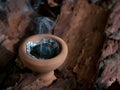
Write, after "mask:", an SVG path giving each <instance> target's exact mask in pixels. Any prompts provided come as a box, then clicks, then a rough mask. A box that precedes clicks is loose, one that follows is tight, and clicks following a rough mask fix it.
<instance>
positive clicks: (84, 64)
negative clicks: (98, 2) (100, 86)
mask: <svg viewBox="0 0 120 90" xmlns="http://www.w3.org/2000/svg"><path fill="white" fill-rule="evenodd" d="M66 2H67V1H66ZM67 3H69V2H67ZM66 5H68V4H66ZM72 8H73V9H70V6H64V9H65V10H66V11H65V10H64V9H63V8H62V11H61V14H60V16H59V19H58V23H57V25H56V28H55V32H59V31H60V32H63V33H60V34H61V37H62V38H63V39H64V40H65V41H66V43H67V45H68V48H69V54H68V57H67V59H66V62H65V63H64V65H63V66H62V67H60V69H62V70H63V71H64V74H67V75H68V74H70V72H71V73H73V72H74V73H75V76H74V75H73V77H77V82H78V89H79V90H88V89H90V87H91V84H92V83H93V81H94V79H95V76H96V70H97V68H96V66H97V64H98V62H99V61H98V60H99V57H100V55H101V48H102V45H103V42H104V39H105V35H104V30H105V25H106V21H107V17H108V12H106V11H105V10H104V9H102V8H100V7H97V6H95V5H92V4H89V3H88V2H87V0H79V1H77V2H76V3H75V6H74V7H72ZM63 22H64V23H63ZM55 34H56V35H57V33H55ZM63 71H62V72H63ZM66 71H67V72H66ZM68 72H69V73H68ZM88 75H89V76H88ZM69 76H70V75H68V77H69Z"/></svg>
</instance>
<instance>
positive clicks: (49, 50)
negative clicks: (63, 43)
mask: <svg viewBox="0 0 120 90" xmlns="http://www.w3.org/2000/svg"><path fill="white" fill-rule="evenodd" d="M31 44H32V46H31V45H30V42H29V44H27V49H30V50H27V52H28V54H29V55H31V56H32V57H35V58H37V59H50V58H53V57H55V56H57V55H58V54H59V53H60V45H59V44H58V43H57V42H56V41H54V40H53V39H50V38H44V39H42V40H41V42H39V43H36V42H34V43H31ZM29 47H30V48H29Z"/></svg>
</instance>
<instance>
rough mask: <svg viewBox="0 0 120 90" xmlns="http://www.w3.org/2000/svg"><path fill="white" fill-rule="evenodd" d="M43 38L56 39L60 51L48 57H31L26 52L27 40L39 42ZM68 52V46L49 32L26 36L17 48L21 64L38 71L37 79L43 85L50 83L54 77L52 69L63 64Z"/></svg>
mask: <svg viewBox="0 0 120 90" xmlns="http://www.w3.org/2000/svg"><path fill="white" fill-rule="evenodd" d="M43 38H51V39H53V40H55V41H57V42H58V43H59V44H60V46H61V50H60V53H59V54H58V55H57V56H55V57H52V58H50V59H37V58H33V57H31V56H30V55H28V54H27V52H26V44H27V43H28V42H29V41H33V42H39V41H41V40H42V39H43ZM67 54H68V47H67V45H66V43H65V42H64V41H63V40H62V39H61V38H59V37H57V36H55V35H50V34H42V35H41V34H38V35H33V36H31V37H29V38H27V39H26V40H25V41H24V42H23V43H22V45H21V46H20V48H19V59H20V61H21V62H22V63H23V65H24V66H25V67H27V68H29V69H30V70H32V71H34V72H37V73H39V75H38V79H39V80H41V81H42V82H43V83H44V85H45V86H48V85H50V84H51V83H52V82H53V81H54V80H55V79H56V77H55V75H54V70H55V69H57V68H58V67H59V66H61V65H62V64H63V62H64V61H65V59H66V57H67Z"/></svg>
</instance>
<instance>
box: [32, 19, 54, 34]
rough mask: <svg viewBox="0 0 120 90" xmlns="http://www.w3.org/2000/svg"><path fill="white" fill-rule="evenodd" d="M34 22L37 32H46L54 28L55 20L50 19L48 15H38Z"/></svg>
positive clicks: (35, 31)
mask: <svg viewBox="0 0 120 90" xmlns="http://www.w3.org/2000/svg"><path fill="white" fill-rule="evenodd" d="M34 24H35V25H34V33H35V34H39V33H40V34H45V33H48V32H50V30H52V28H53V24H54V21H53V20H51V19H49V18H48V17H37V18H36V19H35V20H34Z"/></svg>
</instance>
